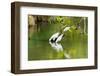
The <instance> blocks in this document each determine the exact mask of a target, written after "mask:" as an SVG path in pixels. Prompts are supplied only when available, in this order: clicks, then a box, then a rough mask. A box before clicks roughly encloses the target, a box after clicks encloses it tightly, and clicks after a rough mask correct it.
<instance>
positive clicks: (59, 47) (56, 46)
mask: <svg viewBox="0 0 100 76" xmlns="http://www.w3.org/2000/svg"><path fill="white" fill-rule="evenodd" d="M49 44H50V45H51V47H52V48H53V49H54V50H56V51H57V53H59V52H62V54H63V55H64V57H65V58H66V59H70V58H71V57H70V55H68V54H67V53H66V52H64V49H63V47H62V45H61V43H57V42H54V43H52V42H49Z"/></svg>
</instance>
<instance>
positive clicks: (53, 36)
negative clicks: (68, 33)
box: [49, 32, 59, 41]
mask: <svg viewBox="0 0 100 76" xmlns="http://www.w3.org/2000/svg"><path fill="white" fill-rule="evenodd" d="M58 36H59V32H57V33H55V34H53V35H52V36H51V37H50V39H49V41H51V39H53V40H54V39H55V38H57V37H58Z"/></svg>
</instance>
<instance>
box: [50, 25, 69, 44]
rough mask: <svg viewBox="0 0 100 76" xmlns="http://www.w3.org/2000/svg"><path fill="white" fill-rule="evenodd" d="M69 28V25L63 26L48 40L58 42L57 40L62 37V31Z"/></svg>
mask: <svg viewBox="0 0 100 76" xmlns="http://www.w3.org/2000/svg"><path fill="white" fill-rule="evenodd" d="M69 29H70V27H65V28H64V29H63V30H61V31H60V32H57V33H55V34H53V35H52V36H51V37H50V39H49V41H51V42H59V41H61V39H62V37H63V36H64V32H66V31H68V30H69Z"/></svg>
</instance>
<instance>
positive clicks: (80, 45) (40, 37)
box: [28, 23, 88, 61]
mask: <svg viewBox="0 0 100 76" xmlns="http://www.w3.org/2000/svg"><path fill="white" fill-rule="evenodd" d="M38 25H40V27H38V29H39V30H38V31H37V32H35V33H33V35H32V37H31V39H30V40H28V60H29V61H30V60H55V59H79V58H87V57H88V46H87V45H88V43H87V39H88V36H87V34H81V33H80V32H78V30H77V31H76V30H73V31H72V32H69V31H68V32H66V33H65V36H64V37H63V39H62V41H61V42H58V43H51V42H49V38H50V37H51V36H52V35H53V34H54V33H56V32H58V31H59V30H60V27H61V25H60V24H57V23H56V24H55V23H54V24H50V23H39V24H38Z"/></svg>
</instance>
